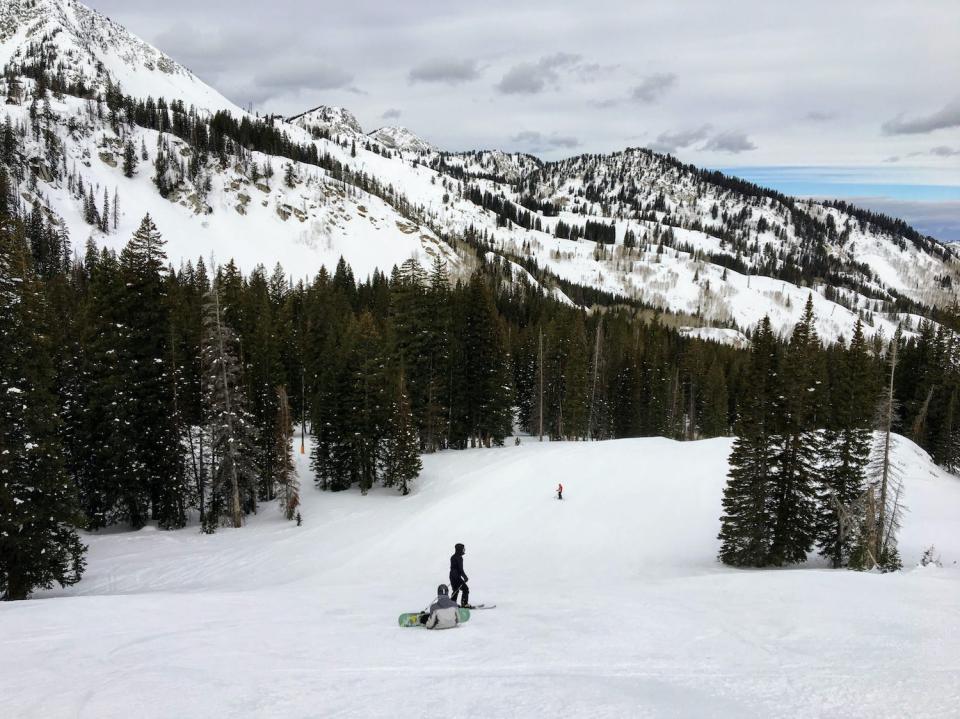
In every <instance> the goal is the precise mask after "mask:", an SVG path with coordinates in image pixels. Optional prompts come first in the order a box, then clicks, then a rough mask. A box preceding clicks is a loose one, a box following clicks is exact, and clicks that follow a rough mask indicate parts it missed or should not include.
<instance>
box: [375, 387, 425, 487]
mask: <svg viewBox="0 0 960 719" xmlns="http://www.w3.org/2000/svg"><path fill="white" fill-rule="evenodd" d="M381 465H382V468H383V485H384V486H385V487H397V488H398V489H399V490H400V493H401V494H409V493H410V482H412V481H413V480H414V479H416V478H417V477H418V476H419V475H420V470H421V469H422V468H423V463H422V462H421V461H420V442H419V438H418V437H417V430H416V426H415V425H414V422H413V415H412V414H411V412H410V399H409V397H408V396H407V383H406V381H405V379H404V373H403V370H402V369H401V371H400V377H399V380H398V382H397V387H396V390H395V391H394V399H393V401H392V403H391V406H390V419H389V421H388V425H387V434H386V437H385V438H384V442H383V445H382V448H381Z"/></svg>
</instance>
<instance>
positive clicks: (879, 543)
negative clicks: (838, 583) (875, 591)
mask: <svg viewBox="0 0 960 719" xmlns="http://www.w3.org/2000/svg"><path fill="white" fill-rule="evenodd" d="M899 337H900V334H899V332H898V333H897V334H896V335H894V338H893V342H892V343H891V345H890V384H889V386H888V389H887V397H886V409H885V411H884V416H883V424H884V426H883V427H882V430H883V433H884V438H883V467H882V472H881V480H880V506H879V507H878V513H877V514H876V515H871V516H876V517H877V527H878V530H879V532H878V535H877V537H876V544H875V545H874V546H875V547H876V550H875V552H874V554H875V555H876V556H875V557H874V559H875V560H879V559H880V558H881V557H882V556H883V554H882V549H883V544H884V542H885V539H884V536H883V535H884V527H885V526H886V514H887V484H888V482H889V480H890V428H891V425H892V424H893V376H894V373H895V372H896V369H897V347H898V345H899Z"/></svg>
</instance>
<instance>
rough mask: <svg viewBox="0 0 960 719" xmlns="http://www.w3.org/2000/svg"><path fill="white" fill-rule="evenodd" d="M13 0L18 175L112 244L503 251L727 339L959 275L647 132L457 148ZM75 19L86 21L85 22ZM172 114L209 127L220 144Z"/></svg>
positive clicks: (895, 306) (886, 302) (933, 244)
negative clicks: (143, 219)
mask: <svg viewBox="0 0 960 719" xmlns="http://www.w3.org/2000/svg"><path fill="white" fill-rule="evenodd" d="M7 10H8V13H7V14H8V16H10V17H13V14H14V10H16V22H14V21H12V20H10V21H8V22H6V23H5V24H3V25H2V26H0V27H5V28H6V29H7V30H8V32H6V33H5V34H4V36H3V37H4V38H5V40H4V42H3V43H2V44H0V48H2V50H0V59H2V58H6V60H5V62H4V66H5V68H6V69H7V76H8V77H11V78H14V80H11V81H8V82H7V81H5V90H6V93H7V97H8V106H7V113H8V115H9V116H10V117H11V122H12V123H13V124H14V125H15V129H16V132H15V133H14V134H16V135H19V136H21V137H22V138H23V143H22V144H23V147H22V148H21V150H20V153H19V154H20V156H19V160H18V162H19V163H20V164H21V165H22V166H23V167H26V168H28V169H27V170H25V171H24V173H23V174H24V177H25V180H24V182H23V183H21V184H22V185H23V188H22V189H23V190H24V191H26V193H27V195H28V196H29V197H30V198H31V200H30V201H31V202H33V201H37V202H40V203H41V204H42V205H44V206H45V207H46V208H47V210H48V212H49V213H50V216H51V218H52V219H56V218H59V220H57V223H58V226H60V227H62V228H63V229H64V231H66V232H68V234H69V236H70V237H71V238H73V239H74V240H75V241H76V240H81V241H82V240H83V239H85V238H89V239H92V240H93V241H95V242H97V243H99V244H105V245H107V246H114V247H118V246H119V244H120V243H121V242H122V241H124V240H125V237H127V236H129V233H130V232H131V231H132V228H133V227H134V225H135V220H137V219H139V216H142V214H143V213H144V212H145V211H150V212H151V213H152V214H155V215H156V219H157V221H158V224H159V225H160V227H161V230H166V231H168V232H171V233H172V234H174V235H175V236H176V238H177V239H175V240H174V241H173V242H171V245H170V247H171V259H172V260H174V261H176V259H181V260H183V259H187V258H191V257H193V258H195V257H196V256H198V255H199V254H204V255H205V254H208V253H210V252H214V253H216V255H217V256H219V257H224V258H226V257H236V258H237V259H238V261H239V262H240V263H241V265H242V266H245V267H247V268H250V267H251V266H252V265H253V264H257V263H260V264H266V265H271V264H273V263H274V262H276V261H280V262H282V263H284V265H286V266H288V267H290V268H291V269H292V268H297V270H298V271H306V272H308V273H310V272H315V271H316V270H317V269H319V267H320V266H321V265H325V266H327V267H331V266H332V265H333V264H334V263H335V262H336V261H337V259H338V258H339V257H340V256H343V257H344V258H345V259H346V260H347V262H348V263H349V264H351V266H353V267H354V270H355V272H357V273H358V274H359V275H361V276H363V275H364V274H369V273H370V272H372V271H374V270H375V269H378V270H380V271H383V272H388V271H389V270H390V269H391V267H392V266H394V265H396V264H400V263H401V262H402V261H403V260H405V259H409V258H411V257H412V258H414V259H417V260H418V261H419V262H421V263H424V264H427V263H429V262H431V261H432V260H433V258H442V259H443V260H444V261H446V262H448V263H450V264H451V267H452V268H453V269H455V270H456V272H459V273H461V274H463V273H469V272H470V270H471V268H472V267H475V266H476V265H477V264H478V263H490V262H494V263H496V264H498V265H500V266H501V267H502V272H503V276H504V278H505V281H507V282H509V283H517V282H519V283H521V284H529V283H530V282H531V281H532V282H534V283H536V284H537V285H538V286H539V287H540V288H541V289H542V291H544V292H545V293H547V294H551V295H554V296H558V297H559V296H563V297H564V298H566V299H572V298H573V296H574V295H578V296H579V295H582V297H581V299H580V300H578V301H580V302H582V303H584V304H591V303H592V301H591V300H590V299H588V297H601V296H609V297H610V298H619V299H618V301H625V302H630V303H635V304H636V305H637V306H640V307H646V308H651V309H654V310H657V311H661V312H669V313H675V314H677V315H678V316H680V317H684V318H686V320H685V321H687V322H689V323H690V324H689V325H688V326H689V328H690V329H691V330H698V331H699V330H701V329H708V330H709V329H716V330H724V332H720V331H718V332H712V333H711V332H706V333H705V334H707V335H714V336H717V337H725V338H728V339H725V341H740V340H738V339H736V334H735V333H734V335H732V336H731V335H730V333H729V332H726V331H727V330H730V331H734V330H735V331H737V332H749V331H750V329H751V328H752V327H753V326H755V325H756V323H757V322H758V321H759V319H760V318H761V317H762V316H763V314H769V315H771V317H772V320H773V321H774V325H775V327H776V328H777V329H778V330H779V331H781V332H786V331H787V329H788V328H789V327H792V325H793V324H794V323H795V322H796V320H797V318H798V317H799V312H800V309H801V307H802V305H803V304H804V302H805V300H806V297H807V296H808V295H811V296H813V297H814V300H815V304H816V306H817V312H818V317H819V320H820V324H819V327H818V329H819V330H820V331H821V332H822V334H823V336H824V338H825V339H827V340H828V339H837V338H839V337H849V336H850V333H851V331H852V327H853V324H854V323H855V321H856V319H858V318H860V319H863V320H864V321H865V322H866V323H867V324H868V326H869V327H870V328H872V329H870V330H869V331H871V332H883V333H884V334H885V335H886V336H889V335H890V334H892V332H893V331H894V330H895V329H896V327H897V326H898V325H900V324H904V325H905V329H906V330H907V331H912V330H914V329H916V327H917V326H918V324H919V322H920V320H921V318H924V317H931V316H935V314H936V312H935V308H936V307H938V306H945V305H946V304H949V302H950V301H951V300H952V298H953V296H954V291H955V287H956V286H957V285H956V283H957V282H958V281H960V269H958V266H957V253H956V251H955V250H951V249H949V248H947V247H946V246H945V245H943V244H941V243H939V242H937V241H936V240H933V239H932V238H926V237H923V236H921V235H920V234H919V233H917V232H916V231H915V230H913V229H912V228H910V227H909V226H907V225H906V224H905V223H903V222H902V221H897V220H894V219H893V218H887V217H884V216H882V215H878V214H876V213H870V212H869V211H866V210H861V209H859V208H855V207H853V206H850V205H847V204H845V203H841V202H833V203H830V202H818V201H813V200H800V199H796V198H790V197H788V196H786V195H783V194H782V193H778V192H776V191H773V190H769V189H766V188H762V187H760V186H758V185H754V184H752V183H748V182H745V181H742V180H739V179H738V178H735V177H728V176H726V175H723V174H722V173H719V172H715V171H709V170H702V169H699V168H696V167H694V166H692V165H685V164H683V163H681V162H679V161H678V160H676V159H675V158H672V157H670V156H667V155H660V154H658V153H655V152H653V151H650V150H647V149H643V148H627V149H625V150H622V151H618V152H614V153H609V154H595V153H593V154H591V153H585V154H580V155H576V156H573V157H570V158H565V159H562V160H557V161H550V162H546V161H543V160H540V159H539V158H536V157H534V156H532V155H525V154H522V153H506V152H503V151H499V150H492V151H490V150H487V151H466V152H444V151H440V150H438V149H437V148H435V147H433V146H432V145H430V144H429V143H426V141H424V140H422V138H419V137H418V136H417V135H415V134H414V133H413V132H411V131H409V130H407V129H406V128H379V129H378V130H374V131H373V132H371V133H369V134H364V132H363V128H362V127H361V125H360V123H359V121H358V120H357V119H356V117H355V116H354V115H353V113H351V112H350V111H349V110H348V109H346V108H342V107H333V106H327V105H319V106H317V107H314V108H313V109H311V110H308V111H306V112H304V113H300V114H299V115H294V116H291V117H290V118H287V119H283V118H277V117H270V118H259V117H255V116H252V115H248V114H247V113H244V112H243V111H242V110H240V109H239V108H237V107H236V106H235V105H233V104H232V103H230V102H229V101H228V100H226V98H224V97H223V96H222V95H220V94H219V93H218V92H216V91H215V90H213V89H212V88H209V87H208V86H206V85H204V84H203V83H202V81H200V80H198V79H197V78H196V77H195V76H194V75H193V74H192V73H190V72H189V71H188V70H186V69H185V68H183V67H182V66H180V65H178V64H176V63H175V62H174V61H173V60H172V59H169V58H167V56H166V55H164V54H163V53H162V52H161V51H159V50H156V49H155V48H152V47H151V46H149V45H147V44H146V43H144V42H143V41H142V40H140V39H139V38H136V36H134V35H132V34H130V33H127V32H126V31H125V30H123V28H121V27H120V26H119V25H117V24H116V23H113V21H111V20H109V19H107V18H105V17H104V16H102V15H100V14H99V13H96V12H95V11H92V10H89V9H87V8H86V7H85V6H83V5H81V4H80V3H76V2H73V0H38V2H35V3H27V2H14V3H11V4H10V5H8V6H7ZM24 18H26V19H24ZM78 18H80V19H78ZM81 25H82V26H84V27H86V28H87V30H86V33H87V35H89V37H90V38H91V39H90V40H89V41H81V40H79V39H78V34H79V30H78V27H80V26H81ZM11 29H12V31H11ZM28 36H29V37H28ZM103 38H114V41H113V44H114V45H116V46H117V47H118V48H120V49H119V50H118V51H117V52H114V51H113V50H112V49H111V48H110V47H107V46H106V44H105V41H104V40H103ZM63 68H66V69H65V70H64V69H63ZM171 84H172V86H173V87H174V88H175V90H176V91H175V92H174V93H172V94H170V95H169V96H167V100H170V99H171V97H177V98H186V99H187V100H189V101H190V102H189V103H187V102H186V101H184V102H182V103H181V104H180V105H175V106H173V107H172V112H171V111H170V110H168V109H167V108H168V107H169V106H164V108H158V107H157V103H158V102H159V98H160V97H161V96H165V95H163V93H164V91H165V90H166V89H167V88H168V87H170V86H171ZM51 87H52V88H54V93H53V95H54V96H53V97H52V98H50V97H47V96H46V92H47V89H48V88H51ZM71 93H73V94H71ZM41 94H42V95H44V97H43V98H40V99H43V103H45V108H44V109H43V112H42V114H43V116H44V118H46V119H45V120H44V121H45V122H46V126H47V127H48V128H49V133H48V134H47V135H44V134H43V133H41V132H39V125H37V127H38V132H37V133H34V134H35V135H37V136H38V139H31V138H29V137H28V133H26V132H20V130H19V128H23V129H24V130H25V129H26V128H27V127H29V126H31V125H35V124H36V123H37V118H36V115H37V110H36V109H35V108H36V107H37V105H38V104H39V103H38V102H37V100H38V98H39V96H40V95H41ZM91 102H93V103H94V105H95V107H94V106H92V105H90V103H91ZM188 104H189V105H193V106H194V108H195V110H194V111H190V110H189V109H188ZM104 105H106V108H104ZM46 108H49V110H47V109H46ZM105 109H106V110H108V111H109V113H110V114H107V115H105V114H104V111H105ZM191 113H192V114H191ZM218 113H220V114H219V115H218ZM120 118H123V119H124V122H118V119H120ZM158 118H159V121H158ZM178 118H185V119H184V120H180V119H178ZM204 118H206V119H204ZM218 118H219V119H218ZM228 118H231V119H228ZM177 122H181V124H182V123H183V122H186V124H187V125H189V126H190V127H191V128H194V127H195V128H200V127H202V128H204V129H203V132H204V134H205V135H207V136H209V135H211V134H213V135H215V136H216V137H215V141H216V144H217V147H215V148H212V147H211V146H210V143H209V142H207V141H206V140H203V141H200V140H197V138H196V137H195V136H194V134H191V133H195V132H196V130H194V129H189V128H188V127H187V126H186V125H184V126H182V127H180V128H179V129H178V128H177V127H171V126H170V123H177ZM244 128H247V129H244ZM188 130H189V131H188ZM178 132H179V135H178ZM251 132H255V133H256V135H251V134H250V133H251ZM224 133H225V134H224ZM254 137H259V138H260V139H258V140H256V139H254ZM265 138H266V139H265ZM270 138H273V139H270ZM127 142H129V143H131V144H133V145H134V146H135V148H137V149H138V153H137V154H138V155H139V156H140V157H141V160H140V163H141V164H140V169H138V170H136V172H135V174H134V176H133V177H125V176H124V173H122V170H121V167H120V165H121V164H122V163H121V159H122V158H121V154H122V152H121V150H122V147H123V145H124V144H125V143H127ZM278 143H279V144H278ZM284 143H286V144H284ZM284 148H287V149H284ZM294 148H298V149H296V152H294ZM311 158H312V159H311ZM159 162H163V163H164V165H165V167H166V169H165V170H164V179H163V183H158V182H157V177H158V171H155V173H154V177H153V178H148V176H149V173H150V168H151V167H154V168H155V167H156V166H157V164H158V163H159ZM34 176H36V177H37V178H39V181H38V182H34V180H33V179H31V178H33V177H34ZM280 178H283V179H282V180H281V179H280ZM149 179H153V180H154V182H153V183H151V182H149ZM78 183H81V184H82V186H83V187H84V188H85V192H87V194H88V195H94V194H95V195H96V199H95V203H96V204H97V207H98V208H99V206H100V202H101V200H100V198H101V197H102V196H103V194H104V193H107V194H108V195H109V194H111V193H119V201H120V205H121V211H120V215H121V216H120V218H115V221H114V222H113V227H112V228H109V227H108V229H107V230H103V229H102V228H100V229H98V228H96V227H93V228H91V225H94V224H95V223H92V222H91V221H90V218H91V213H90V212H88V211H86V209H85V206H86V205H89V204H90V199H89V197H87V196H86V195H85V196H84V197H83V198H81V197H80V193H78V192H77V191H76V185H77V184H78ZM160 184H163V185H164V186H166V187H167V189H168V192H167V194H163V192H161V193H160V194H159V195H158V194H157V188H159V187H160ZM152 185H157V188H154V187H153V186H152ZM161 195H162V196H161ZM114 196H116V194H114ZM94 214H95V213H94ZM114 214H115V215H116V214H117V213H116V211H114ZM116 219H119V222H117V221H116ZM101 220H102V218H101ZM100 225H101V226H102V225H103V223H102V222H100ZM181 237H182V238H183V239H182V240H181V239H179V238H181ZM261 237H270V238H271V241H270V242H269V243H264V242H262V241H258V240H257V239H256V238H261ZM198 250H199V252H198ZM518 270H522V271H518ZM577 288H583V290H580V289H577ZM741 336H742V335H741Z"/></svg>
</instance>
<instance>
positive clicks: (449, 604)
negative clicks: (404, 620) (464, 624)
mask: <svg viewBox="0 0 960 719" xmlns="http://www.w3.org/2000/svg"><path fill="white" fill-rule="evenodd" d="M448 591H449V590H448V589H447V585H446V584H441V585H440V586H439V587H437V598H436V599H434V600H433V604H431V605H430V609H428V610H426V611H424V612H420V623H421V624H422V625H423V626H425V627H426V628H427V629H451V628H453V627H455V626H457V625H458V624H459V623H460V614H459V612H458V611H457V603H456V602H455V601H454V600H452V599H450V597H449V596H447V592H448Z"/></svg>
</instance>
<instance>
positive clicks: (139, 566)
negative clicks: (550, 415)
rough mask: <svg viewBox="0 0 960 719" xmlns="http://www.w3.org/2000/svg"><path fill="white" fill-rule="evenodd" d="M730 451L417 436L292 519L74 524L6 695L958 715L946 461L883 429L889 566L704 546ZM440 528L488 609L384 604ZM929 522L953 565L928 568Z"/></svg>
mask: <svg viewBox="0 0 960 719" xmlns="http://www.w3.org/2000/svg"><path fill="white" fill-rule="evenodd" d="M729 451H730V440H729V439H714V440H707V441H701V442H685V443H679V442H673V441H670V440H665V439H660V438H648V439H629V440H619V441H615V442H576V443H567V442H545V443H543V444H540V443H538V442H536V441H530V440H525V441H524V443H523V444H522V445H520V446H519V447H514V446H508V447H504V448H500V449H493V450H489V449H478V450H465V451H462V452H442V453H438V454H434V455H428V456H426V457H424V471H423V475H422V477H421V479H420V480H418V482H417V485H416V488H415V489H414V491H413V493H412V494H410V495H409V496H407V497H398V496H394V495H395V494H396V492H395V491H391V490H387V489H380V488H375V489H374V490H372V491H371V492H370V494H369V495H368V496H366V497H362V498H361V497H359V496H357V495H356V493H353V492H337V493H321V492H317V491H313V490H310V491H304V493H303V495H302V497H303V506H302V512H303V526H302V527H297V526H296V525H295V524H294V523H293V522H288V521H286V520H284V519H283V515H282V514H281V512H280V511H279V510H278V509H277V508H276V506H268V505H263V507H262V509H261V511H260V512H258V513H257V514H256V515H255V516H253V515H251V517H250V518H249V522H248V524H247V526H246V527H244V528H243V529H239V530H230V529H221V531H219V532H218V533H216V534H213V535H204V534H201V533H199V532H198V531H197V530H196V527H190V528H187V529H182V530H179V531H169V532H163V531H158V530H156V529H155V528H153V527H152V526H149V527H145V528H144V529H142V530H140V531H138V532H123V533H105V534H86V533H85V534H84V541H85V542H88V543H89V544H90V552H89V557H88V560H89V561H88V569H87V573H86V576H85V577H84V579H83V581H82V582H80V583H79V584H77V585H75V586H74V587H71V588H68V589H63V590H54V591H50V592H45V593H42V594H40V595H39V597H40V598H38V600H36V601H30V602H13V603H11V604H8V605H7V606H5V607H4V610H5V611H3V612H0V696H2V697H3V700H2V706H3V710H4V712H3V713H4V714H5V715H6V716H10V717H14V716H16V717H23V718H24V719H26V718H28V717H37V718H40V717H43V718H47V717H60V716H88V715H89V716H96V717H104V718H108V717H122V716H129V712H130V706H131V704H130V697H131V696H136V697H137V702H138V703H137V704H136V706H138V712H139V714H140V715H141V716H144V717H169V716H197V715H204V714H213V713H216V711H217V708H218V707H224V706H229V707H230V714H231V716H235V717H248V716H249V717H253V716H264V715H283V716H289V717H294V716H307V715H312V714H314V713H316V712H317V708H318V707H323V713H325V714H332V715H337V716H350V717H354V716H355V717H360V716H363V717H398V716H401V717H422V716H463V715H464V714H463V712H464V709H465V707H481V709H480V711H479V712H478V714H479V715H482V716H484V717H516V716H591V717H595V716H610V717H625V716H690V717H694V716H703V713H704V707H709V715H710V716H717V717H745V716H752V717H772V716H789V717H800V716H803V717H814V716H843V717H851V718H856V717H864V718H867V717H869V718H870V719H873V718H874V717H878V716H889V717H895V716H897V717H905V716H911V717H944V716H951V715H953V714H955V710H956V696H955V692H954V691H951V690H950V689H949V684H950V681H951V678H952V677H953V676H954V670H953V667H954V665H955V662H956V657H957V656H958V655H960V624H958V616H960V611H958V610H960V606H958V597H960V569H958V567H957V564H956V562H957V560H958V559H960V534H958V533H957V532H956V513H957V511H958V508H960V480H958V479H957V478H956V477H952V476H950V475H947V474H945V473H944V472H942V471H941V470H939V469H938V468H937V467H936V466H934V465H933V464H931V462H930V460H929V458H928V457H927V456H926V454H925V453H924V452H923V451H922V450H920V449H919V448H917V447H916V446H915V445H913V444H912V443H911V442H909V441H908V440H904V439H899V440H898V442H897V448H896V450H895V456H896V459H897V461H898V463H899V464H900V465H901V466H902V467H903V470H904V481H905V492H906V500H905V501H906V503H907V504H908V505H909V507H910V512H909V514H907V515H906V517H905V521H904V526H903V530H902V532H901V535H900V541H899V547H900V551H901V554H902V556H903V562H904V571H902V572H898V573H896V574H888V575H880V574H877V573H872V572H847V571H835V570H829V569H826V568H824V567H823V566H822V565H819V566H818V565H817V564H816V562H814V565H813V566H806V567H801V568H793V569H790V570H780V571H756V570H737V569H732V568H729V567H725V566H722V565H719V564H718V563H717V561H716V551H717V545H718V542H717V538H716V534H717V516H718V515H719V513H720V511H721V504H720V501H721V491H722V488H723V484H724V475H725V474H726V471H727V464H726V458H727V455H728V454H729ZM297 457H298V458H299V469H300V474H301V481H302V482H303V485H304V486H309V485H310V484H311V483H312V477H313V474H312V471H311V470H310V469H309V467H308V458H309V454H307V455H297ZM557 482H562V483H563V485H564V490H565V491H564V500H563V501H562V502H558V501H557V500H556V499H554V498H553V489H554V488H555V486H556V484H557ZM451 517H455V518H456V521H455V522H451ZM455 542H464V543H465V544H466V546H467V554H466V557H465V568H466V570H467V572H468V574H469V576H470V578H471V582H470V586H471V590H472V595H471V596H473V597H475V600H476V601H478V602H482V601H490V602H495V603H496V604H497V608H496V609H494V610H491V611H488V612H474V613H473V616H472V617H471V619H470V621H469V622H468V623H467V624H465V625H463V626H461V627H459V628H457V629H452V630H449V631H446V632H428V631H426V630H422V629H402V628H399V627H397V625H396V617H397V615H398V614H399V613H400V612H402V611H418V610H420V609H422V608H423V607H424V606H425V605H426V604H427V603H428V602H429V601H430V600H431V598H432V592H433V591H434V589H435V587H436V586H437V584H438V583H439V582H441V581H444V580H445V577H446V574H447V566H448V565H447V562H448V559H447V557H448V555H449V554H450V553H451V551H452V547H453V544H454V543H455ZM931 544H934V545H936V548H937V552H938V553H939V554H940V555H941V558H942V564H943V566H942V567H936V566H929V567H918V566H917V565H918V562H919V560H920V557H921V553H922V552H923V551H924V550H925V549H926V548H927V547H928V546H930V545H931ZM321 550H322V551H321ZM52 597H57V598H56V599H53V598H52ZM878 618H882V625H881V626H880V627H879V628H878V624H877V621H878ZM437 657H439V658H440V659H439V660H438V659H437ZM23 667H29V668H30V671H24V670H23ZM105 677H106V679H105ZM317 677H328V678H329V677H335V679H336V681H329V680H326V681H320V680H317ZM851 681H854V682H855V684H856V688H855V689H853V688H851ZM51 686H55V687H56V691H50V687H51ZM411 686H416V687H418V688H417V690H415V691H412V690H411Z"/></svg>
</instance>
